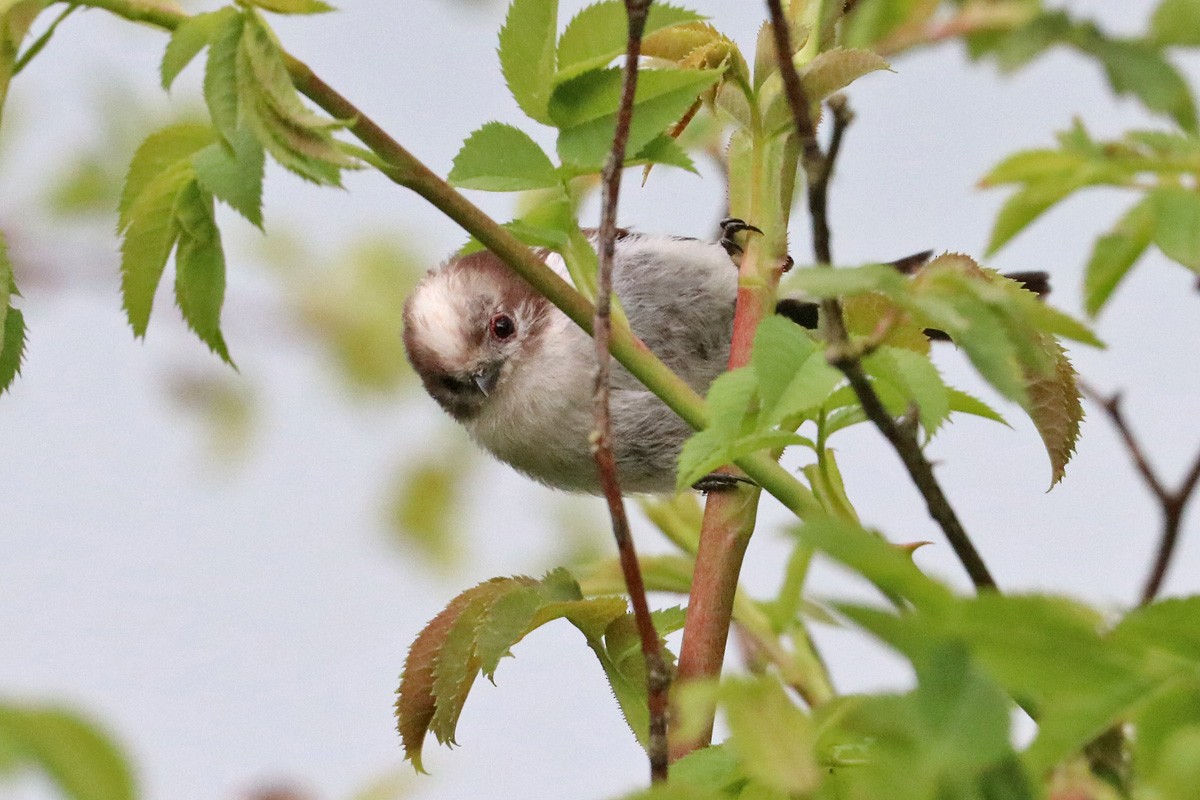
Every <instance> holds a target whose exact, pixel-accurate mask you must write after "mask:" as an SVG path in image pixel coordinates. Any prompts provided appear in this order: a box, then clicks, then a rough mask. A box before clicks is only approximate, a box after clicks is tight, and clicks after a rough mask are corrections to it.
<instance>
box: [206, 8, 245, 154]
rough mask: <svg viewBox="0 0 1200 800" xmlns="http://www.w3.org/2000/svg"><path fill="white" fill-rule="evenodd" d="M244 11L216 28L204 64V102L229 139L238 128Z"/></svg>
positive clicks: (215, 122) (216, 125)
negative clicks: (240, 51) (240, 52)
mask: <svg viewBox="0 0 1200 800" xmlns="http://www.w3.org/2000/svg"><path fill="white" fill-rule="evenodd" d="M245 24H246V23H245V17H243V16H242V15H241V14H237V15H235V16H232V17H229V19H227V20H226V21H224V22H223V23H221V24H220V25H219V26H218V27H217V29H216V31H214V32H213V35H212V39H211V40H210V41H209V45H208V60H207V61H206V62H205V65H204V102H205V103H206V104H207V105H208V115H209V117H211V118H212V123H213V126H214V127H215V128H216V129H217V131H218V132H219V133H220V134H221V136H222V138H224V139H225V140H226V141H229V140H231V139H232V137H233V135H234V132H235V131H237V129H238V70H237V61H238V50H239V49H240V44H241V41H242V33H243V31H244V29H245Z"/></svg>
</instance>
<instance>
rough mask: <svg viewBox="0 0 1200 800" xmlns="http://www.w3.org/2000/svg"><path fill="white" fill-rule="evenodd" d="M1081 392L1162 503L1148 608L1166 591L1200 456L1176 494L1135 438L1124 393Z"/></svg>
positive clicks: (1145, 595)
mask: <svg viewBox="0 0 1200 800" xmlns="http://www.w3.org/2000/svg"><path fill="white" fill-rule="evenodd" d="M1079 388H1080V389H1081V390H1082V391H1083V393H1084V394H1085V395H1086V396H1087V397H1089V398H1090V399H1091V400H1093V401H1095V402H1096V403H1098V404H1099V405H1100V407H1101V408H1103V409H1104V412H1105V413H1106V414H1107V415H1108V418H1109V420H1110V421H1111V422H1112V424H1113V427H1115V428H1116V429H1117V433H1118V434H1120V436H1121V441H1122V442H1123V443H1124V445H1125V449H1126V450H1128V451H1129V457H1130V458H1131V459H1132V460H1133V465H1134V467H1136V468H1137V471H1138V474H1139V475H1141V476H1142V480H1143V481H1144V482H1145V484H1146V486H1147V487H1148V488H1149V489H1150V492H1151V493H1152V494H1153V495H1154V497H1155V499H1156V500H1158V505H1159V507H1160V508H1161V510H1162V517H1163V530H1162V537H1161V539H1160V540H1159V545H1158V553H1157V555H1156V556H1155V558H1154V564H1153V566H1152V567H1151V569H1150V575H1149V576H1148V577H1147V578H1146V584H1145V587H1144V588H1143V589H1142V598H1141V605H1147V604H1148V603H1151V602H1153V600H1154V598H1155V597H1157V596H1158V593H1159V591H1160V590H1161V589H1162V584H1163V581H1164V580H1165V579H1166V577H1167V570H1168V569H1169V568H1170V566H1171V559H1172V558H1173V557H1174V555H1175V545H1176V544H1178V542H1179V531H1180V526H1181V525H1182V524H1183V512H1184V511H1185V510H1186V509H1187V504H1188V501H1189V500H1191V499H1192V496H1193V495H1194V494H1195V491H1196V486H1197V485H1198V484H1200V453H1198V454H1197V455H1196V460H1195V461H1194V462H1193V463H1192V467H1191V469H1189V470H1188V472H1187V475H1185V476H1184V479H1183V482H1182V483H1181V484H1180V485H1179V488H1178V489H1174V490H1172V489H1169V488H1167V485H1166V484H1165V483H1164V482H1163V480H1162V478H1160V477H1159V475H1158V473H1157V472H1155V470H1154V467H1152V466H1150V461H1149V459H1148V458H1147V457H1146V451H1145V450H1144V449H1143V448H1142V445H1141V443H1140V442H1138V440H1137V437H1136V436H1134V435H1133V429H1132V428H1131V427H1130V426H1129V422H1128V421H1127V420H1126V419H1125V413H1124V411H1123V410H1122V409H1121V400H1122V397H1121V393H1120V392H1116V393H1114V394H1112V395H1110V396H1108V397H1105V396H1103V395H1102V394H1100V393H1099V392H1097V391H1096V390H1095V389H1093V388H1092V387H1090V386H1088V385H1087V384H1085V383H1083V382H1080V384H1079Z"/></svg>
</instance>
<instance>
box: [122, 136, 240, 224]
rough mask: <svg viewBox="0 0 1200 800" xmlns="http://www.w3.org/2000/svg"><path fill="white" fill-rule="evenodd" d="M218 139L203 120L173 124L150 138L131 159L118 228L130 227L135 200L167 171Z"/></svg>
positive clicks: (123, 191)
mask: <svg viewBox="0 0 1200 800" xmlns="http://www.w3.org/2000/svg"><path fill="white" fill-rule="evenodd" d="M214 141H216V136H215V134H214V133H213V129H212V128H211V127H209V126H208V125H204V124H199V123H188V122H185V123H180V124H177V125H171V126H170V127H168V128H164V129H163V130H161V131H158V132H156V133H152V134H150V135H149V136H147V137H146V140H145V141H144V142H142V144H141V146H139V147H138V149H137V152H135V153H134V154H133V159H132V160H131V161H130V162H129V172H128V173H127V174H126V176H125V186H124V189H123V190H122V191H121V201H120V204H119V205H118V210H119V212H120V218H119V222H118V228H119V229H120V230H124V229H125V228H127V227H128V226H129V223H130V215H131V211H132V208H133V206H134V204H135V202H136V201H137V200H138V198H139V197H141V196H142V194H143V193H144V192H145V191H146V188H147V187H148V186H149V185H150V184H151V183H152V182H153V181H155V180H156V179H158V178H159V176H161V175H162V174H163V173H164V172H166V171H167V170H169V169H174V168H177V167H179V166H180V165H183V164H185V163H186V162H187V161H188V159H190V158H191V157H192V155H193V154H195V153H196V152H197V151H198V150H201V149H203V148H204V147H206V146H208V145H209V144H211V143H212V142H214Z"/></svg>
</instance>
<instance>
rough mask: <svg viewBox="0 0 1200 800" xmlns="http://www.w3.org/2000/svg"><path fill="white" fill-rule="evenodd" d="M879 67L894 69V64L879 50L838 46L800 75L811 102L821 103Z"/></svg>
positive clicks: (824, 53) (816, 58) (811, 62)
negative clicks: (889, 62) (892, 67)
mask: <svg viewBox="0 0 1200 800" xmlns="http://www.w3.org/2000/svg"><path fill="white" fill-rule="evenodd" d="M879 70H891V66H890V65H889V64H888V62H887V60H886V59H884V58H883V56H881V55H879V54H878V53H875V52H873V51H871V50H852V49H846V48H842V47H835V48H833V49H832V50H826V51H824V52H822V53H819V54H817V56H816V57H815V58H814V59H813V60H812V61H810V62H808V64H807V65H806V66H805V67H804V69H803V72H802V73H801V75H800V77H801V80H802V81H803V83H804V94H805V96H806V97H807V98H808V100H809V102H812V103H819V102H821V101H822V100H824V99H825V98H826V97H828V96H829V95H831V94H833V93H834V92H837V91H839V90H841V89H844V88H846V87H847V86H849V85H850V84H851V83H853V82H854V81H856V80H858V79H859V78H861V77H862V76H864V75H869V74H871V73H872V72H877V71H879Z"/></svg>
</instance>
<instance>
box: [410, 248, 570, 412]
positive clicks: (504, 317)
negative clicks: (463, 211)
mask: <svg viewBox="0 0 1200 800" xmlns="http://www.w3.org/2000/svg"><path fill="white" fill-rule="evenodd" d="M546 308H547V305H546V301H545V300H544V299H543V298H541V297H539V296H537V295H536V294H535V293H534V292H533V291H532V289H530V288H529V287H528V286H527V285H525V284H524V283H523V282H522V281H520V279H518V278H516V277H514V276H513V275H512V274H511V273H509V272H508V269H507V268H506V267H504V266H503V265H502V264H500V263H499V262H498V261H497V260H496V259H495V256H492V255H491V254H490V253H476V254H473V255H471V256H466V257H464V258H460V259H456V260H453V261H451V262H450V263H448V264H446V265H445V266H443V267H442V268H440V269H438V270H436V271H434V272H431V273H429V274H428V275H426V276H425V279H424V280H422V281H421V283H420V284H419V285H418V286H417V288H416V290H414V292H413V294H412V296H411V297H410V298H409V299H408V302H407V303H406V304H405V308H404V321H405V325H404V343H405V347H406V348H407V351H408V357H409V361H411V362H412V364H413V367H414V368H415V369H416V370H417V373H418V374H419V375H420V376H421V380H422V381H423V383H424V384H425V389H426V391H428V392H429V394H430V395H431V396H432V397H433V398H434V399H435V400H437V401H438V403H439V404H441V406H442V407H443V408H444V409H446V411H447V412H449V413H450V414H451V415H452V416H454V417H455V418H456V419H458V420H459V421H464V422H465V421H467V420H469V419H471V418H473V417H474V416H476V415H477V414H478V413H479V412H480V410H481V409H482V408H483V407H484V405H485V404H486V403H487V401H488V398H489V396H491V395H493V394H496V393H499V392H503V391H504V387H505V383H506V379H507V378H508V377H509V375H510V374H511V372H512V370H513V369H514V368H515V367H516V365H517V363H518V362H519V361H520V355H521V353H522V351H523V350H525V349H527V348H529V347H531V346H534V344H535V343H536V336H535V334H536V333H537V332H538V330H539V329H540V327H541V326H540V320H541V318H542V317H543V316H544V312H545V309H546Z"/></svg>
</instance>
